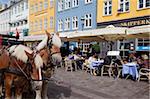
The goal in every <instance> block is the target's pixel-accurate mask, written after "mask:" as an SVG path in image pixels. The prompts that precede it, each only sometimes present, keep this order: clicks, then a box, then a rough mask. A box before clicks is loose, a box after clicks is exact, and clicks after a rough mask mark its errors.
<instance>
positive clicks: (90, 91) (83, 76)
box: [48, 68, 149, 99]
mask: <svg viewBox="0 0 150 99" xmlns="http://www.w3.org/2000/svg"><path fill="white" fill-rule="evenodd" d="M53 78H54V79H55V80H54V81H55V82H54V81H51V82H50V83H49V89H48V95H49V99H149V84H148V83H147V82H144V81H141V82H135V81H132V80H130V79H128V80H125V79H114V78H109V77H107V76H104V77H100V76H91V75H90V74H88V73H86V72H84V71H74V72H69V71H68V72H66V71H65V70H64V69H61V68H59V69H57V70H56V71H55V75H54V77H53Z"/></svg>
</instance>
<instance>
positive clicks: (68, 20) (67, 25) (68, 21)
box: [64, 18, 70, 30]
mask: <svg viewBox="0 0 150 99" xmlns="http://www.w3.org/2000/svg"><path fill="white" fill-rule="evenodd" d="M69 29H70V18H66V20H65V29H64V30H69Z"/></svg>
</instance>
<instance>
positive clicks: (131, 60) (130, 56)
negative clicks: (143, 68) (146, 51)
mask: <svg viewBox="0 0 150 99" xmlns="http://www.w3.org/2000/svg"><path fill="white" fill-rule="evenodd" d="M135 61H137V58H136V57H135V54H134V53H130V54H129V57H128V62H135Z"/></svg>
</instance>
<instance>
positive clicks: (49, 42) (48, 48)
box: [47, 34, 60, 66]
mask: <svg viewBox="0 0 150 99" xmlns="http://www.w3.org/2000/svg"><path fill="white" fill-rule="evenodd" d="M53 37H54V34H51V38H50V40H49V41H48V43H47V46H48V47H47V50H48V63H51V65H52V66H55V65H54V64H53V63H52V62H49V61H51V60H52V55H54V54H57V53H60V52H54V53H52V52H51V50H50V49H51V48H52V46H53V44H52V38H53ZM50 56H51V57H50Z"/></svg>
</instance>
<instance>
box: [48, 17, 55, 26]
mask: <svg viewBox="0 0 150 99" xmlns="http://www.w3.org/2000/svg"><path fill="white" fill-rule="evenodd" d="M49 26H50V29H52V28H54V17H53V16H50V25H49Z"/></svg>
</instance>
